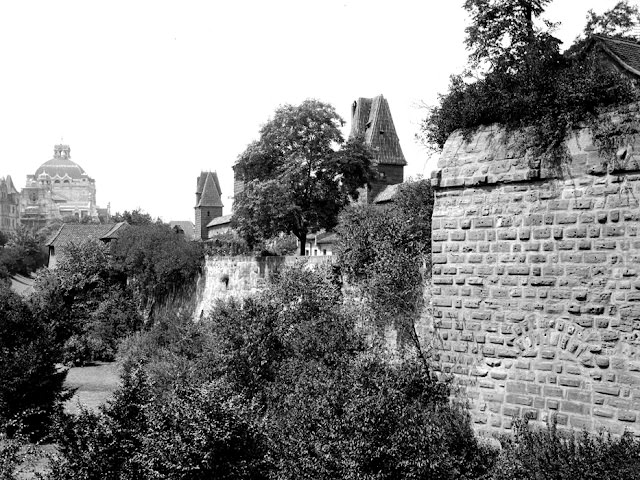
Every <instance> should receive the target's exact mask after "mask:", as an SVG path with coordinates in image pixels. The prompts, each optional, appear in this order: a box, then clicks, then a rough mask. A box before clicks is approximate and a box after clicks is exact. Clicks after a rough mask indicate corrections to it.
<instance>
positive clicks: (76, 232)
mask: <svg viewBox="0 0 640 480" xmlns="http://www.w3.org/2000/svg"><path fill="white" fill-rule="evenodd" d="M125 225H127V223H126V222H120V223H105V224H99V223H87V224H76V223H64V224H62V226H61V227H60V228H59V229H58V231H56V232H55V233H54V234H53V235H52V236H51V238H49V240H47V242H46V243H45V245H47V246H48V247H58V246H61V245H67V244H68V243H79V242H81V241H83V240H86V239H88V238H95V239H99V240H112V239H114V238H118V236H119V234H120V229H121V228H123V227H124V226H125Z"/></svg>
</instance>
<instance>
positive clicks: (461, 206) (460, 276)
mask: <svg viewBox="0 0 640 480" xmlns="http://www.w3.org/2000/svg"><path fill="white" fill-rule="evenodd" d="M634 108H635V107H633V106H632V107H631V108H630V110H631V111H633V109H634ZM521 140H522V138H520V139H518V138H517V136H515V138H509V137H508V136H506V135H505V134H504V132H502V131H501V130H500V129H498V128H496V127H487V128H484V129H482V130H480V131H479V132H477V133H476V134H475V135H474V136H473V137H472V138H471V139H469V141H465V139H464V138H463V137H462V135H461V134H454V135H452V136H451V138H450V139H449V140H448V142H447V144H446V145H445V148H444V151H443V155H442V157H441V159H440V162H439V168H440V170H439V171H438V172H436V173H435V174H434V175H433V177H432V183H433V186H434V190H435V205H434V212H433V223H432V228H433V231H432V241H433V244H432V245H433V277H432V278H433V279H432V286H431V289H432V291H431V294H432V306H433V311H434V319H433V326H434V327H435V332H436V333H437V336H438V338H439V342H438V351H437V357H438V358H439V361H440V366H441V367H440V368H442V369H443V370H444V371H446V372H451V373H453V374H455V376H456V378H457V380H458V381H459V383H460V384H461V385H463V386H464V387H466V391H467V393H468V395H469V398H470V402H471V412H472V416H473V419H474V422H475V423H476V425H477V428H478V430H480V431H486V432H489V433H491V432H500V431H504V430H505V429H510V428H511V425H512V421H513V418H514V417H517V416H523V415H527V416H529V417H530V418H532V419H533V420H534V421H539V422H544V421H547V420H548V419H549V418H550V415H555V418H556V421H557V423H558V424H559V425H563V426H567V427H573V428H577V429H583V428H584V429H588V430H597V429H599V428H601V427H606V428H607V429H609V430H610V431H612V432H614V433H621V432H623V431H624V429H628V430H631V431H633V432H635V433H636V434H640V277H639V275H640V236H639V233H640V203H639V202H640V167H639V166H638V164H639V162H640V142H635V144H634V141H632V140H631V141H629V143H628V144H627V145H624V146H623V148H621V149H620V150H619V151H618V155H617V157H616V158H615V159H608V158H603V156H601V155H600V154H599V153H598V148H596V146H595V145H594V143H593V141H592V140H591V136H590V132H589V131H588V130H587V129H584V130H581V131H579V132H577V133H575V134H574V135H573V136H572V138H570V139H569V140H568V142H567V149H568V151H569V156H570V159H568V160H567V161H566V162H565V163H564V164H562V165H560V166H559V167H553V168H550V167H548V166H547V167H545V165H544V164H543V165H542V166H541V165H540V162H539V161H538V160H536V159H535V158H534V156H533V155H532V154H531V152H530V151H527V150H526V149H524V148H521V147H519V145H522V142H521ZM612 157H613V156H612Z"/></svg>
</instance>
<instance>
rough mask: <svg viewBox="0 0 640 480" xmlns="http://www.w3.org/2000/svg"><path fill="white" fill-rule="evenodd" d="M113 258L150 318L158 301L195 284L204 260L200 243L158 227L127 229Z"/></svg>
mask: <svg viewBox="0 0 640 480" xmlns="http://www.w3.org/2000/svg"><path fill="white" fill-rule="evenodd" d="M111 255H112V264H113V268H114V270H116V271H118V272H120V273H121V274H122V275H124V276H126V278H127V279H128V288H129V289H130V290H131V291H132V293H133V295H134V296H135V297H136V299H137V301H138V302H139V303H138V304H139V306H140V307H141V308H142V309H144V310H145V314H146V315H147V316H149V317H152V316H153V313H154V306H155V305H156V303H157V302H158V301H161V300H163V299H166V298H168V297H171V296H173V295H175V294H178V293H180V292H181V291H182V290H183V289H185V288H190V287H191V286H192V285H193V284H194V283H195V279H196V277H197V275H198V273H200V271H201V268H202V264H203V260H204V253H203V246H202V244H201V243H199V242H190V241H187V240H185V238H184V236H183V235H178V234H176V233H175V232H174V231H173V230H172V229H171V228H169V226H167V225H163V224H157V223H156V224H144V225H137V226H131V227H129V228H126V229H125V230H124V231H123V232H122V233H121V234H120V236H119V238H118V241H117V242H115V243H114V245H113V248H112V249H111Z"/></svg>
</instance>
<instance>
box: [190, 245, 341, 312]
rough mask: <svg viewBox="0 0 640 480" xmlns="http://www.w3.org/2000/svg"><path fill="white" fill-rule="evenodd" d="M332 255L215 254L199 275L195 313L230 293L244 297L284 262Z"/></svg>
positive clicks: (319, 260) (309, 261) (318, 259)
mask: <svg viewBox="0 0 640 480" xmlns="http://www.w3.org/2000/svg"><path fill="white" fill-rule="evenodd" d="M334 258H335V257H332V256H309V257H299V256H273V257H251V256H236V257H214V256H210V257H207V259H206V264H205V271H204V275H203V277H202V278H201V279H200V281H201V282H204V285H201V287H200V288H199V291H200V293H199V297H200V298H199V299H198V301H197V307H196V310H195V314H194V315H195V317H196V318H200V317H203V316H206V315H207V314H208V312H209V310H210V308H211V305H212V304H213V303H214V302H215V301H217V300H219V299H226V298H229V297H234V298H244V297H246V296H248V295H252V294H254V293H257V292H259V291H260V290H262V289H263V288H264V287H265V285H266V282H267V280H268V278H269V276H270V275H272V274H274V273H276V272H278V271H279V270H280V269H281V268H283V267H284V266H287V265H294V264H295V263H297V262H304V263H305V264H307V265H315V264H323V263H327V262H332V261H333V260H334Z"/></svg>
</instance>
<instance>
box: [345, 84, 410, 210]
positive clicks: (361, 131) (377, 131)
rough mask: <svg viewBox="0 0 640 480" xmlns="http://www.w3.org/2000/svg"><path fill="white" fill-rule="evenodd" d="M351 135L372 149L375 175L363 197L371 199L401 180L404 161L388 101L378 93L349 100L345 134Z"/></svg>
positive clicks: (369, 200) (402, 178)
mask: <svg viewBox="0 0 640 480" xmlns="http://www.w3.org/2000/svg"><path fill="white" fill-rule="evenodd" d="M354 137H361V138H362V139H363V140H364V143H365V145H367V146H368V147H369V148H370V149H371V151H372V152H373V164H374V165H375V167H376V170H377V175H378V177H377V178H376V179H375V180H373V181H372V182H371V184H370V186H369V188H368V189H367V201H368V202H372V201H374V199H375V198H376V196H377V195H378V194H380V193H381V192H382V191H383V190H385V188H386V187H387V186H389V185H396V184H398V183H402V182H403V180H404V167H405V165H406V164H407V161H406V160H405V158H404V154H403V153H402V148H401V147H400V140H399V139H398V135H397V134H396V129H395V126H394V125H393V118H391V110H390V109H389V102H387V99H386V98H384V97H383V96H382V95H378V96H377V97H373V98H362V97H361V98H358V100H356V101H355V102H353V105H352V106H351V132H350V134H349V138H354Z"/></svg>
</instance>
